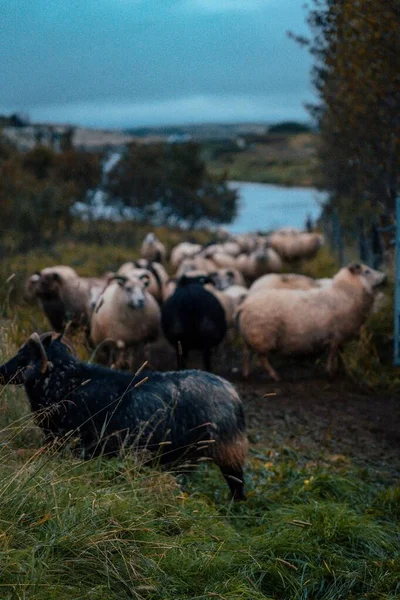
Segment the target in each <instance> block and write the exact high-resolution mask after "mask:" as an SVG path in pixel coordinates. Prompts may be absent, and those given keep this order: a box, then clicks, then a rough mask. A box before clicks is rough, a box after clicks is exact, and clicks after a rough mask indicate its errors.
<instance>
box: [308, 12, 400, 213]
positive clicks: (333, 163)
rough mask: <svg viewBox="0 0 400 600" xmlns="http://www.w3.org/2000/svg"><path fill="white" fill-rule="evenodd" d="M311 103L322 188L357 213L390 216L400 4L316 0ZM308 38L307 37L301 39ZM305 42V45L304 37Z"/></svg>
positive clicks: (398, 106) (399, 156)
mask: <svg viewBox="0 0 400 600" xmlns="http://www.w3.org/2000/svg"><path fill="white" fill-rule="evenodd" d="M309 24H310V26H311V29H312V31H313V34H314V39H313V40H312V41H311V42H309V48H310V51H311V53H312V55H313V57H314V59H315V67H314V69H313V72H312V77H313V84H314V87H315V89H316V91H317V94H318V96H319V103H318V104H317V105H316V106H314V107H311V113H312V114H313V116H314V117H315V119H316V121H317V124H318V127H319V130H320V132H321V145H320V152H319V154H320V163H321V171H322V186H323V187H324V188H325V189H327V190H329V191H330V192H331V203H330V204H328V205H327V210H328V212H329V210H331V208H332V206H335V207H337V208H339V209H340V208H341V203H342V204H343V201H344V204H347V206H349V202H348V200H346V199H349V198H350V199H351V209H352V212H353V214H354V213H355V214H358V215H359V216H360V215H364V212H367V213H368V212H370V211H371V210H374V211H375V214H376V213H377V212H388V213H389V214H390V213H393V210H394V202H395V198H396V196H397V193H398V184H399V173H400V151H399V149H400V119H399V112H400V80H399V77H398V73H399V72H400V36H399V35H398V32H399V28H400V8H399V4H398V1H397V0H387V1H386V2H385V6H384V10H382V3H381V2H380V1H379V0H362V1H359V2H353V0H337V1H332V0H315V2H314V8H313V10H311V12H310V15H309ZM300 41H303V42H304V40H300ZM306 43H307V42H306Z"/></svg>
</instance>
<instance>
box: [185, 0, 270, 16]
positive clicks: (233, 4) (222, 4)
mask: <svg viewBox="0 0 400 600" xmlns="http://www.w3.org/2000/svg"><path fill="white" fill-rule="evenodd" d="M265 4H266V0H185V2H183V4H182V7H183V8H184V9H185V10H189V11H192V10H198V11H203V12H211V13H222V12H227V11H236V12H239V11H242V12H244V11H246V12H248V11H253V10H258V9H261V8H263V7H265Z"/></svg>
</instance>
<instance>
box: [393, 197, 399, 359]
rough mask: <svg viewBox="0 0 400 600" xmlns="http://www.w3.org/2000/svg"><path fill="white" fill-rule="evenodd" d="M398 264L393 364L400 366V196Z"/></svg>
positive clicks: (395, 282)
mask: <svg viewBox="0 0 400 600" xmlns="http://www.w3.org/2000/svg"><path fill="white" fill-rule="evenodd" d="M395 251H396V259H395V260H396V264H395V275H394V348H393V350H394V357H393V364H394V365H395V366H396V367H398V366H400V339H399V337H400V196H398V197H397V199H396V248H395Z"/></svg>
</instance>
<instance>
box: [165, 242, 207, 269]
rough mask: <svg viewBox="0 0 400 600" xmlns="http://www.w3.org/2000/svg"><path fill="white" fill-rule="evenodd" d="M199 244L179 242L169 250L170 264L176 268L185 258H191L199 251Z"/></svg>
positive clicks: (200, 248)
mask: <svg viewBox="0 0 400 600" xmlns="http://www.w3.org/2000/svg"><path fill="white" fill-rule="evenodd" d="M201 250H202V247H201V246H200V244H191V243H190V242H181V243H180V244H177V245H176V246H175V247H174V248H173V249H172V252H171V259H170V262H171V265H172V267H173V268H174V270H176V269H177V268H178V267H179V265H180V264H181V262H182V261H183V260H184V259H185V258H193V257H194V256H196V254H199V252H201Z"/></svg>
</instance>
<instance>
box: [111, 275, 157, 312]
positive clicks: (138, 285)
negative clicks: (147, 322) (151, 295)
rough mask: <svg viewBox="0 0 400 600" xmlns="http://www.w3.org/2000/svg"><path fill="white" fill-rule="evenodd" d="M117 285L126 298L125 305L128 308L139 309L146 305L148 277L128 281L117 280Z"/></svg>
mask: <svg viewBox="0 0 400 600" xmlns="http://www.w3.org/2000/svg"><path fill="white" fill-rule="evenodd" d="M117 282H118V285H119V286H120V288H121V289H122V291H123V292H124V294H125V297H126V305H127V306H129V308H133V309H141V308H144V306H145V304H146V295H145V289H146V288H147V287H149V285H150V277H148V275H146V274H143V275H141V276H140V277H134V278H130V279H125V278H124V279H122V278H120V279H118V280H117Z"/></svg>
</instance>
